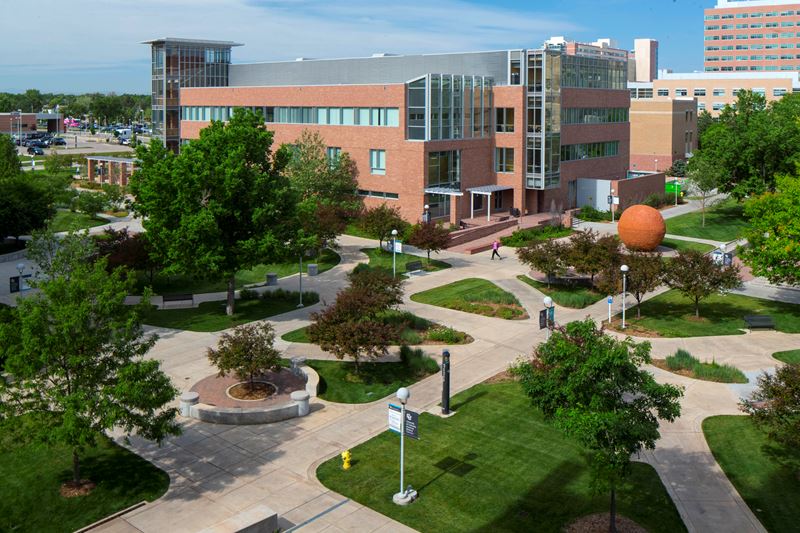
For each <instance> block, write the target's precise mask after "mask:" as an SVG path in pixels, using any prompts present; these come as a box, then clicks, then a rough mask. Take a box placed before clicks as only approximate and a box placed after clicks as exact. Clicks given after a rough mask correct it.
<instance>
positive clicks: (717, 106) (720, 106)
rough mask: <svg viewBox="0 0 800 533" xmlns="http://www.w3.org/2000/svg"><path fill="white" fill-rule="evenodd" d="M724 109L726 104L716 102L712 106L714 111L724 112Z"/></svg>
mask: <svg viewBox="0 0 800 533" xmlns="http://www.w3.org/2000/svg"><path fill="white" fill-rule="evenodd" d="M724 107H725V104H724V103H722V102H714V103H713V104H711V109H712V110H714V111H722V109H723V108H724Z"/></svg>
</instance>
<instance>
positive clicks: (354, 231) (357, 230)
mask: <svg viewBox="0 0 800 533" xmlns="http://www.w3.org/2000/svg"><path fill="white" fill-rule="evenodd" d="M344 234H345V235H352V236H353V237H362V238H364V239H375V240H378V238H377V237H373V236H372V234H370V233H367V232H366V231H364V230H363V229H361V226H359V225H358V223H357V222H351V223H350V224H348V225H347V227H346V228H345V229H344Z"/></svg>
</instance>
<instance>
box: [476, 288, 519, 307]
mask: <svg viewBox="0 0 800 533" xmlns="http://www.w3.org/2000/svg"><path fill="white" fill-rule="evenodd" d="M464 299H465V300H466V301H468V302H489V303H493V304H500V305H519V300H517V297H516V296H514V295H513V294H511V293H510V292H505V291H498V290H496V289H494V288H491V289H486V290H483V291H476V292H473V293H471V294H466V295H464Z"/></svg>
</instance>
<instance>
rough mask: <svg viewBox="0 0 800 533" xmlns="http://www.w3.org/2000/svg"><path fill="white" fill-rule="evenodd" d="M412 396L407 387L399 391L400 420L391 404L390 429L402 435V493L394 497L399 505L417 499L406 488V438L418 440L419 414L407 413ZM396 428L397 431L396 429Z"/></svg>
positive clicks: (414, 492)
mask: <svg viewBox="0 0 800 533" xmlns="http://www.w3.org/2000/svg"><path fill="white" fill-rule="evenodd" d="M410 396H411V393H410V392H409V390H408V389H407V388H405V387H400V388H399V389H397V399H398V400H400V413H399V414H400V417H399V418H400V420H399V421H398V420H397V406H396V405H393V404H389V428H390V429H392V430H393V431H398V430H399V433H400V492H398V493H397V494H395V495H394V496H393V497H392V501H393V502H394V503H396V504H397V505H408V504H409V503H411V502H413V501H414V500H416V499H417V491H415V490H414V489H413V488H411V486H410V485H409V486H408V488H405V479H404V470H405V464H404V461H405V457H404V456H405V437H406V435H408V436H409V437H411V438H412V439H418V438H419V433H418V427H419V413H415V412H414V411H406V402H407V401H408V398H409V397H410ZM398 422H399V424H398ZM395 428H396V429H395Z"/></svg>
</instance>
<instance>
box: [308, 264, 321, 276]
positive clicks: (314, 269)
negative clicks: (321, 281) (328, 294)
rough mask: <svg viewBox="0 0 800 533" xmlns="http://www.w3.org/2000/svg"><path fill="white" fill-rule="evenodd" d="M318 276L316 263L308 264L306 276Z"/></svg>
mask: <svg viewBox="0 0 800 533" xmlns="http://www.w3.org/2000/svg"><path fill="white" fill-rule="evenodd" d="M317 274H319V267H318V266H317V264H316V263H309V264H308V275H309V276H316V275H317Z"/></svg>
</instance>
